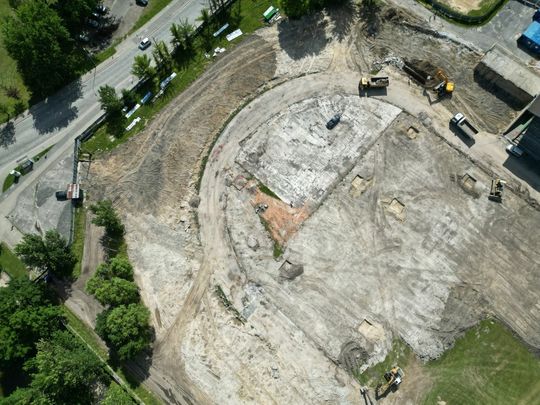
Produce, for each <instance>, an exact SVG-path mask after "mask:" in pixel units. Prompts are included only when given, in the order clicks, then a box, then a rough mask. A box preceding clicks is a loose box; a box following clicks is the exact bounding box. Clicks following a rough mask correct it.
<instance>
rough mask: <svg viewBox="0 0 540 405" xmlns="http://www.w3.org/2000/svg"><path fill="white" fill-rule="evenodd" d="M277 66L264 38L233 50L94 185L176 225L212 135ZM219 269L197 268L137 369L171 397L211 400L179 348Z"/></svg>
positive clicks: (132, 209)
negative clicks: (144, 364) (149, 358)
mask: <svg viewBox="0 0 540 405" xmlns="http://www.w3.org/2000/svg"><path fill="white" fill-rule="evenodd" d="M274 72H275V54H274V50H273V48H272V46H271V45H270V44H269V43H267V42H265V41H263V40H262V39H260V38H259V37H258V36H255V35H254V36H252V37H250V38H247V39H246V40H245V41H244V42H242V43H241V44H240V45H238V46H237V47H236V48H234V52H232V51H229V52H227V54H225V55H223V56H222V57H221V58H219V60H217V61H216V62H215V63H214V64H213V65H212V66H211V67H209V69H208V71H207V72H206V73H204V74H203V75H202V76H201V77H200V78H199V79H197V80H196V81H195V82H194V83H193V84H192V85H191V86H190V87H189V88H188V89H186V90H185V91H184V92H183V93H182V94H181V95H179V96H178V97H177V98H176V99H175V100H173V101H172V102H170V103H169V104H168V106H167V107H165V109H164V110H163V111H162V112H161V113H160V114H159V115H158V116H157V117H156V118H155V119H154V120H153V121H152V123H151V124H150V125H149V126H148V128H146V129H145V130H144V131H143V132H141V134H139V135H137V136H136V137H134V138H132V139H131V140H130V141H129V142H127V143H126V144H125V145H124V146H123V147H121V148H118V149H116V150H114V151H113V152H111V153H109V154H108V155H106V156H105V157H104V158H103V159H102V160H101V161H99V162H96V164H95V165H94V168H93V176H92V177H93V184H92V187H93V188H94V189H95V190H96V194H97V197H98V198H101V197H102V196H107V198H110V199H112V200H113V201H114V202H115V206H116V207H117V208H118V209H119V211H120V212H121V213H123V214H128V213H129V214H132V215H138V214H140V213H145V214H150V215H152V216H154V217H155V218H156V219H157V220H158V221H160V222H163V223H166V224H168V225H169V226H172V225H173V224H175V223H177V220H178V213H177V211H178V205H179V203H180V202H181V201H185V200H187V199H189V196H190V195H194V194H195V193H196V190H195V187H194V185H195V183H196V181H197V176H198V173H199V167H200V164H201V161H202V157H203V156H204V155H205V154H206V151H207V149H208V147H209V146H210V145H211V144H212V141H213V138H214V137H215V136H216V134H217V133H218V131H219V129H220V128H221V126H222V125H223V123H224V122H225V121H226V119H227V117H228V116H229V115H230V114H231V113H233V112H234V111H235V110H236V109H237V108H238V106H240V105H241V104H242V102H243V100H244V99H245V98H246V97H249V96H250V95H251V94H253V93H255V92H256V90H257V89H258V88H260V87H262V86H264V85H265V83H266V82H267V81H268V80H270V79H271V78H272V77H273V75H274ZM218 198H219V197H218ZM127 231H128V232H130V229H129V228H128V230H127ZM194 248H195V249H200V248H199V247H197V246H195V247H194ZM212 267H213V263H208V262H205V263H203V265H202V266H201V268H200V269H198V270H197V272H196V274H195V279H194V280H193V284H192V287H191V289H190V290H189V293H188V295H187V297H186V298H185V300H184V302H183V303H182V305H181V307H182V310H181V312H180V315H179V318H178V320H177V322H176V323H175V324H174V326H173V327H171V328H170V329H169V331H168V333H167V335H165V337H164V338H163V340H160V341H158V342H156V345H155V349H154V356H153V362H152V366H151V368H150V371H149V373H144V371H142V370H138V374H139V375H140V376H141V377H147V383H148V384H149V385H150V386H151V387H152V388H153V389H154V390H155V391H156V392H157V393H158V394H159V395H161V396H162V398H163V399H164V400H166V401H167V402H177V403H211V402H212V401H211V399H210V398H209V397H208V396H207V395H206V394H205V393H203V392H202V391H200V390H199V389H198V388H197V387H196V386H195V385H194V384H192V383H191V382H190V380H189V378H188V376H187V375H186V374H185V372H184V366H183V364H182V361H181V358H182V357H181V353H179V351H177V350H179V349H180V345H178V342H181V339H182V336H183V333H184V327H185V326H186V325H187V324H188V323H189V322H190V321H191V320H192V319H193V318H194V317H195V315H196V314H197V310H198V308H199V305H200V303H201V299H202V297H203V295H204V292H205V291H206V288H207V286H208V284H209V278H210V275H211V273H212V272H211V270H212ZM178 299H179V300H181V297H179V298H178ZM180 302H181V301H180ZM180 302H179V304H180ZM179 306H180V305H179ZM168 337H174V342H175V344H174V347H169V344H168ZM169 350H172V351H173V353H174V355H171V352H170V351H169ZM133 368H134V369H137V368H138V367H137V366H136V365H133Z"/></svg>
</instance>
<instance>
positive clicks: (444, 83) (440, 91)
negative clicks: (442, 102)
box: [433, 69, 455, 97]
mask: <svg viewBox="0 0 540 405" xmlns="http://www.w3.org/2000/svg"><path fill="white" fill-rule="evenodd" d="M435 77H436V78H437V79H438V80H440V82H439V84H437V85H436V86H435V87H434V88H433V90H434V91H435V92H436V93H437V95H438V96H439V97H444V96H447V95H451V94H452V93H453V92H454V87H455V84H454V82H451V81H450V80H449V79H448V76H447V75H446V73H445V71H444V70H442V69H437V72H436V73H435Z"/></svg>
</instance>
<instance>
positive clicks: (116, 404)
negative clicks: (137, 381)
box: [101, 382, 135, 405]
mask: <svg viewBox="0 0 540 405" xmlns="http://www.w3.org/2000/svg"><path fill="white" fill-rule="evenodd" d="M101 405H135V403H134V402H133V400H132V399H131V397H130V396H129V395H128V394H127V392H126V391H124V389H123V388H122V387H121V386H119V385H118V384H116V383H115V382H113V383H111V385H110V386H109V389H108V390H107V393H106V394H105V398H103V401H101Z"/></svg>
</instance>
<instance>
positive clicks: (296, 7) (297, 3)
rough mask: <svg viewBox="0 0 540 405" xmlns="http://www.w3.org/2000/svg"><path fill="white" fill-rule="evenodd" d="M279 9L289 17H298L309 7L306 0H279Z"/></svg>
mask: <svg viewBox="0 0 540 405" xmlns="http://www.w3.org/2000/svg"><path fill="white" fill-rule="evenodd" d="M279 4H280V6H281V9H282V10H283V11H284V13H285V14H287V16H288V17H289V18H293V19H295V18H300V17H301V16H303V15H304V14H305V13H306V12H307V11H308V9H309V5H310V4H309V2H308V1H307V0H279Z"/></svg>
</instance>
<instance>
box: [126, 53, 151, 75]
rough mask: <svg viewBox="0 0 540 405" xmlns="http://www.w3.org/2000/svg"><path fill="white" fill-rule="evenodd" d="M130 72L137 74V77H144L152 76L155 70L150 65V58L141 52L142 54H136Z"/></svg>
mask: <svg viewBox="0 0 540 405" xmlns="http://www.w3.org/2000/svg"><path fill="white" fill-rule="evenodd" d="M131 73H133V74H134V75H135V76H137V77H138V78H139V79H144V78H145V77H152V76H154V75H155V74H156V70H155V69H154V67H153V66H152V59H150V57H149V56H148V55H147V54H145V53H143V54H142V55H136V56H135V59H134V61H133V66H132V67H131Z"/></svg>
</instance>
